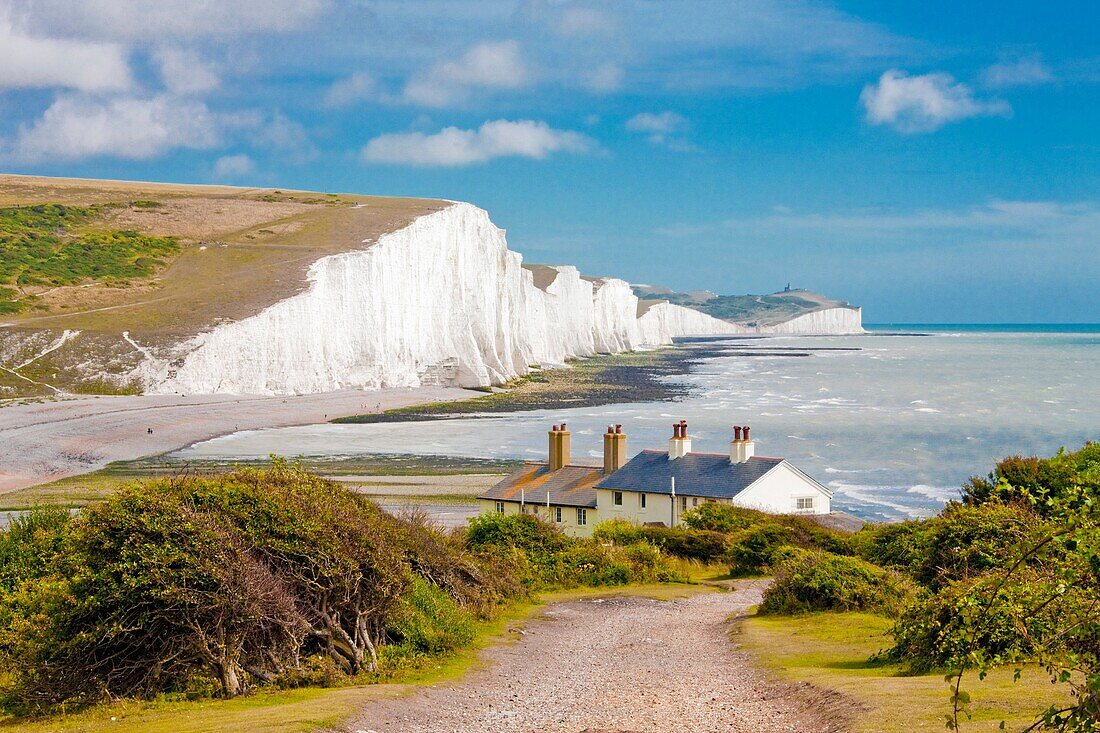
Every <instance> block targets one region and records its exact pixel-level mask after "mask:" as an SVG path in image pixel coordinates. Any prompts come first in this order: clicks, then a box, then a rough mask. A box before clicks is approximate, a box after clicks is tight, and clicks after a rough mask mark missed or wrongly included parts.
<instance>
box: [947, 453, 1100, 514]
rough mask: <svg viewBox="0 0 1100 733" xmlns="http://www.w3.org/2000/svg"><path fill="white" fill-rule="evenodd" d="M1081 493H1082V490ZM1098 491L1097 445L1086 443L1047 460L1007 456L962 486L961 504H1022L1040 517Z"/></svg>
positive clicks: (1098, 463) (1099, 479)
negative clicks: (983, 476) (980, 475)
mask: <svg viewBox="0 0 1100 733" xmlns="http://www.w3.org/2000/svg"><path fill="white" fill-rule="evenodd" d="M1082 490H1083V491H1082ZM1098 492H1100V443H1092V442H1088V443H1085V445H1084V446H1083V447H1081V448H1080V449H1078V450H1076V451H1067V450H1066V449H1065V448H1061V449H1059V451H1058V453H1057V454H1056V455H1054V456H1051V457H1050V458H1038V457H1035V456H1031V457H1024V456H1009V457H1008V458H1004V459H1002V460H1000V461H998V462H997V465H996V466H995V467H994V469H993V470H992V471H991V472H990V473H989V474H988V475H987V476H986V477H985V478H981V477H978V476H975V477H973V478H971V479H970V480H969V481H968V482H967V483H966V485H965V486H963V490H962V496H963V501H964V502H966V503H967V504H969V505H971V506H981V505H984V504H990V503H993V504H1016V503H1019V504H1024V505H1026V506H1030V507H1031V508H1032V509H1034V510H1035V511H1036V512H1037V513H1039V514H1040V515H1042V516H1047V515H1049V514H1050V513H1051V512H1052V511H1055V510H1057V508H1058V507H1059V506H1062V507H1064V506H1065V505H1066V502H1067V501H1068V502H1073V503H1075V504H1079V503H1080V499H1079V498H1078V497H1081V496H1085V497H1087V496H1089V495H1091V496H1096V495H1097V493H1098Z"/></svg>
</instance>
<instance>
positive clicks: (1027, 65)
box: [981, 56, 1054, 89]
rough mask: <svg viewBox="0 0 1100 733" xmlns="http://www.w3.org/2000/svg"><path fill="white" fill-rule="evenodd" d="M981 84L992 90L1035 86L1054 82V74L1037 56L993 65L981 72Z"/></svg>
mask: <svg viewBox="0 0 1100 733" xmlns="http://www.w3.org/2000/svg"><path fill="white" fill-rule="evenodd" d="M981 78H982V83H983V84H985V85H986V86H987V87H991V88H993V89H1004V88H1005V87H1017V86H1036V85H1038V84H1049V83H1050V82H1052V81H1054V73H1053V72H1052V71H1051V70H1050V67H1048V66H1047V65H1046V64H1045V63H1043V60H1042V59H1041V58H1040V57H1038V56H1029V57H1027V58H1022V59H1017V60H1016V61H1005V62H1001V63H999V64H993V65H992V66H990V67H988V68H986V69H985V70H983V71H982V77H981Z"/></svg>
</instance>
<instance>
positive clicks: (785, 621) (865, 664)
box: [738, 613, 1058, 733]
mask: <svg viewBox="0 0 1100 733" xmlns="http://www.w3.org/2000/svg"><path fill="white" fill-rule="evenodd" d="M892 623H893V622H892V621H891V620H889V619H886V618H882V617H880V616H871V615H868V614H860V613H842V614H836V613H821V614H810V615H807V616H796V617H782V616H754V617H751V618H749V619H746V620H745V622H744V623H743V624H742V626H741V630H740V635H739V637H738V640H739V641H741V642H742V643H743V644H744V647H745V648H746V649H747V650H748V651H749V652H750V653H751V654H752V655H754V656H755V657H756V658H757V659H758V660H759V661H760V662H761V663H762V664H763V665H764V666H765V667H767V668H768V669H770V670H772V671H773V672H774V673H775V674H777V675H778V676H779V677H780V678H781V679H784V680H789V681H800V682H809V683H811V684H813V685H815V686H817V687H819V688H822V689H827V690H832V691H836V692H840V693H842V694H843V695H845V696H846V697H848V698H849V699H851V700H852V701H853V702H854V703H855V704H856V706H857V709H856V710H855V711H854V715H855V724H854V725H853V730H854V731H865V732H866V733H908V732H909V731H942V730H944V715H946V714H947V713H949V712H950V690H949V688H948V686H947V683H946V682H945V681H944V678H943V674H941V673H935V674H929V675H921V676H903V675H902V674H901V671H900V670H899V668H898V667H897V666H894V665H883V664H877V663H872V662H869V661H868V659H869V657H871V656H872V655H873V654H875V653H876V652H878V651H880V650H882V649H885V648H887V647H889V646H890V645H891V638H890V636H889V630H890V627H891V626H892ZM1013 672H1014V670H1013V669H1012V668H1004V669H998V670H994V671H993V672H991V673H990V674H989V676H988V677H987V678H986V679H985V681H981V682H979V681H978V679H977V676H976V675H973V674H972V675H968V676H967V678H966V679H965V681H964V685H963V689H965V690H967V691H969V692H970V693H971V695H972V697H973V709H974V718H973V720H972V721H970V722H969V723H966V724H964V725H963V731H964V732H969V731H974V732H975V733H978V732H984V731H995V730H1000V727H999V726H1000V721H1002V720H1005V721H1006V730H1010V731H1011V730H1021V729H1023V728H1025V727H1027V725H1029V724H1030V723H1031V722H1033V721H1034V719H1035V715H1036V714H1037V713H1038V712H1039V711H1041V710H1043V709H1045V708H1046V707H1047V706H1048V705H1050V704H1051V703H1052V702H1057V701H1058V697H1057V693H1055V692H1054V691H1053V688H1052V687H1051V685H1050V682H1049V679H1048V678H1047V676H1046V675H1045V674H1044V673H1043V672H1042V670H1039V669H1035V668H1030V669H1026V670H1025V671H1024V675H1023V678H1022V679H1021V681H1020V682H1017V683H1014V682H1013V681H1012V677H1013Z"/></svg>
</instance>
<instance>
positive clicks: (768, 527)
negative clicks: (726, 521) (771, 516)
mask: <svg viewBox="0 0 1100 733" xmlns="http://www.w3.org/2000/svg"><path fill="white" fill-rule="evenodd" d="M794 542H795V536H794V532H793V531H792V530H791V529H790V528H788V527H781V526H779V525H777V524H765V525H761V526H758V527H752V528H750V529H747V530H744V531H742V532H738V533H737V534H735V535H733V536H732V537H731V538H730V550H729V554H728V556H727V557H728V560H729V563H730V575H732V576H734V577H744V576H751V575H763V574H764V573H766V572H768V570H770V569H771V567H772V566H773V565H775V563H776V562H777V561H778V560H779V559H780V555H779V551H780V550H781V549H782V548H787V547H791V546H793V544H794Z"/></svg>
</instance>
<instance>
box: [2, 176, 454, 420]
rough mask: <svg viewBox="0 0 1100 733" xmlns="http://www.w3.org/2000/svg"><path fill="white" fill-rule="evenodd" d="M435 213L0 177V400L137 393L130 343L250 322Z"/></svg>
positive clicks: (240, 191)
mask: <svg viewBox="0 0 1100 733" xmlns="http://www.w3.org/2000/svg"><path fill="white" fill-rule="evenodd" d="M444 206H446V202H442V201H430V200H421V199H407V198H388V197H372V196H351V195H344V194H325V193H308V192H300V191H280V190H273V189H258V188H234V187H228V186H185V185H175V184H157V183H132V182H123V181H98V180H80V179H61V178H42V177H29V176H11V175H0V320H2V325H4V326H5V328H4V329H3V330H0V398H11V397H29V396H43V395H50V394H54V393H56V392H57V391H58V390H61V391H68V392H92V393H111V392H129V391H135V390H136V389H137V386H136V385H134V384H131V383H129V382H128V381H127V378H126V377H125V376H124V375H125V374H127V373H128V372H129V371H130V370H131V369H132V368H133V367H134V366H135V365H136V364H137V363H138V362H139V361H140V359H141V358H142V354H141V352H140V350H139V348H138V346H135V344H138V345H140V346H141V347H145V346H161V345H168V344H173V343H178V342H180V341H183V340H185V339H187V338H189V337H191V336H194V335H195V334H197V333H199V332H201V331H203V330H205V329H207V328H210V327H211V326H213V325H216V324H217V323H218V322H220V321H223V320H238V319H241V318H245V317H248V316H250V315H253V314H255V313H257V312H259V311H260V310H262V309H263V308H265V307H266V306H268V305H271V304H272V303H275V302H277V301H279V300H282V299H284V298H287V297H289V296H291V295H293V294H295V293H297V292H299V291H300V290H301V289H302V288H304V287H305V285H306V272H307V270H308V268H309V266H310V265H311V264H312V263H313V262H315V261H317V260H318V259H320V258H322V257H324V256H326V255H330V254H335V253H338V252H342V251H348V250H354V249H358V248H361V247H362V246H363V244H362V243H363V241H364V240H367V241H373V240H375V239H377V238H378V237H379V236H380V235H382V234H384V233H386V232H390V231H393V230H395V229H399V228H401V227H402V226H404V225H406V224H407V223H409V222H410V221H412V220H413V219H415V218H416V217H418V216H420V215H422V214H425V213H429V212H431V211H434V210H438V209H440V208H442V207H444ZM66 331H69V332H76V331H79V334H76V333H70V334H69V335H68V336H67V337H66V336H65V334H66ZM124 333H125V334H126V336H124V335H123V334H124Z"/></svg>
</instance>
